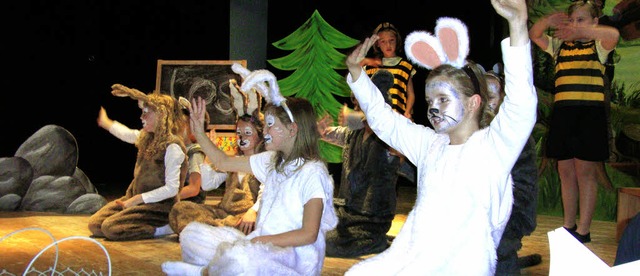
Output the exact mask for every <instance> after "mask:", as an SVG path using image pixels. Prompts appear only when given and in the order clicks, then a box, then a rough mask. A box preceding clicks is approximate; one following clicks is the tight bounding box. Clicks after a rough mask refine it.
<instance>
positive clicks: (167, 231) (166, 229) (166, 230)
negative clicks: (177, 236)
mask: <svg viewBox="0 0 640 276" xmlns="http://www.w3.org/2000/svg"><path fill="white" fill-rule="evenodd" d="M173 233H174V232H173V229H171V226H169V224H167V225H165V226H161V227H158V228H156V233H155V234H153V236H154V237H161V236H166V235H171V234H173Z"/></svg>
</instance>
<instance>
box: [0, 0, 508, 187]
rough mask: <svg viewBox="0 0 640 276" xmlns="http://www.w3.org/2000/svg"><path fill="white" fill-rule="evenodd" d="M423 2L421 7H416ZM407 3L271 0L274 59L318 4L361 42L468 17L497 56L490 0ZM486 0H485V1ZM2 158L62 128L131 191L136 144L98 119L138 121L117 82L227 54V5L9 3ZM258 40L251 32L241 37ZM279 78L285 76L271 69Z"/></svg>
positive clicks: (419, 79)
mask: <svg viewBox="0 0 640 276" xmlns="http://www.w3.org/2000/svg"><path fill="white" fill-rule="evenodd" d="M414 2H415V3H414ZM475 2H476V1H438V2H437V6H438V7H437V8H436V4H434V1H404V2H386V3H385V5H384V6H372V5H370V4H369V3H371V2H369V1H335V0H328V1H270V3H269V10H268V12H269V13H268V36H267V37H268V38H267V40H268V44H269V45H267V59H272V58H279V57H282V56H284V55H286V54H288V53H286V52H281V51H280V50H278V49H275V48H274V47H273V46H272V45H271V43H273V42H275V41H277V40H280V39H282V38H284V37H286V36H287V35H289V34H290V33H292V32H293V31H294V30H295V29H297V28H298V27H299V26H300V25H302V24H303V23H304V22H305V21H306V20H307V19H308V18H309V17H310V16H311V14H312V13H313V11H314V10H316V9H317V10H318V11H319V12H320V14H321V15H322V17H323V18H324V19H325V20H326V21H327V22H328V23H329V24H331V25H332V26H333V27H335V28H336V29H338V30H339V31H341V32H343V33H344V34H346V35H348V36H350V37H353V38H356V39H362V38H364V37H366V36H368V35H369V34H370V33H371V31H372V30H373V28H375V26H376V25H377V24H378V23H380V22H382V21H389V22H391V23H393V24H395V25H396V27H397V28H398V29H400V31H401V32H403V35H406V34H407V33H408V32H410V31H412V30H417V29H424V30H429V31H432V30H433V26H434V24H435V20H436V19H437V18H438V17H440V16H452V17H458V18H461V19H462V20H463V21H465V22H466V23H467V25H468V26H469V29H470V39H471V53H470V58H471V59H474V60H476V61H477V62H480V63H481V64H483V65H487V66H488V65H490V64H492V63H494V62H495V61H496V60H497V59H498V57H497V53H499V49H498V48H497V44H496V43H497V41H499V40H500V38H501V37H502V35H500V33H502V32H501V31H499V30H501V29H502V27H501V26H502V25H501V24H498V23H502V22H501V21H500V20H498V19H497V17H496V16H495V13H494V12H493V10H492V9H491V6H490V4H489V1H482V3H481V4H477V3H476V4H472V5H471V4H469V3H475ZM478 2H479V1H478ZM0 10H1V11H0V25H1V26H2V27H1V29H0V30H1V32H0V35H1V36H2V43H1V44H0V45H2V46H1V49H2V50H1V51H0V57H1V58H0V61H2V63H3V67H4V70H3V71H4V73H3V74H2V75H1V76H2V77H1V80H2V83H3V84H4V85H3V87H2V91H1V92H0V98H1V100H0V137H1V138H0V157H9V156H13V154H14V153H15V151H16V150H17V149H18V147H19V146H20V144H21V143H22V142H24V140H26V139H27V138H28V137H29V136H30V135H32V134H33V133H34V132H35V131H37V130H38V129H40V128H41V127H43V126H45V125H48V124H56V125H60V126H62V127H64V128H66V129H67V130H69V131H70V132H71V133H72V134H73V135H74V136H75V138H76V140H77V141H78V146H79V163H78V167H79V168H80V169H82V170H83V171H84V172H85V173H86V174H87V176H88V177H89V178H90V179H91V181H92V182H93V183H94V184H96V186H98V188H99V189H100V188H101V185H107V184H108V185H118V186H122V187H126V185H128V183H129V181H130V180H131V176H132V172H133V165H134V162H135V153H136V150H135V147H134V146H133V145H129V144H126V143H124V142H121V141H119V140H117V139H116V138H114V137H113V136H111V135H110V134H109V133H108V132H106V131H105V130H103V129H101V128H99V127H98V126H97V124H96V118H97V114H98V110H99V108H100V106H104V107H105V108H106V109H107V112H108V114H109V116H110V117H111V118H113V119H116V120H118V121H121V122H123V123H124V124H126V125H128V126H130V127H134V128H137V127H140V120H139V114H140V111H139V109H138V108H137V106H136V103H135V102H134V101H133V100H130V99H128V98H118V97H114V96H112V95H111V94H110V91H111V90H110V86H111V84H113V83H122V84H124V85H127V86H130V87H135V88H138V89H140V90H142V91H144V92H149V91H151V90H153V89H154V88H155V79H156V64H157V60H158V59H166V60H227V59H229V2H228V1H217V0H209V1H203V0H181V1H143V0H109V1H101V0H82V1H78V0H58V1H55V0H42V1H32V0H27V1H7V2H5V3H4V4H3V7H2V9H0ZM243 35H246V36H248V37H250V36H251V35H252V34H250V33H247V34H243ZM267 67H268V68H267V69H270V70H273V71H274V73H276V75H278V76H282V77H284V76H286V74H288V73H287V72H278V71H277V70H275V69H274V68H270V66H267ZM425 75H426V72H425V71H424V70H419V72H418V75H417V76H416V80H415V82H416V83H415V90H416V93H417V98H418V102H417V103H416V108H415V109H416V110H415V113H416V115H415V116H416V120H417V121H418V122H423V119H422V118H423V117H424V112H423V108H422V107H423V106H424V93H423V82H424V77H425Z"/></svg>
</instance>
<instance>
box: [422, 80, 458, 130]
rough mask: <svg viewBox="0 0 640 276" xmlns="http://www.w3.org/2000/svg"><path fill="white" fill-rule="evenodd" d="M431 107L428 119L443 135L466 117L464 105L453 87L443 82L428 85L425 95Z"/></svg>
mask: <svg viewBox="0 0 640 276" xmlns="http://www.w3.org/2000/svg"><path fill="white" fill-rule="evenodd" d="M425 97H426V101H427V105H428V107H429V109H428V113H427V119H429V123H431V125H432V126H433V128H434V129H435V131H436V132H438V133H443V132H446V131H447V130H449V129H451V128H453V127H455V126H456V125H457V124H458V123H459V122H460V121H461V120H462V118H463V117H464V112H465V110H464V105H463V103H462V99H460V97H459V95H458V93H457V92H456V91H455V90H454V89H453V87H452V86H451V85H450V84H449V83H447V82H443V81H434V82H432V83H430V84H429V85H427V87H426V93H425Z"/></svg>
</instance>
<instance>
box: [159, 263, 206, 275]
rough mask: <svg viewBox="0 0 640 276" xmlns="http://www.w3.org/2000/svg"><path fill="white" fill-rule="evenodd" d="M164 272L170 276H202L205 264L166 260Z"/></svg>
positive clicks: (163, 266)
mask: <svg viewBox="0 0 640 276" xmlns="http://www.w3.org/2000/svg"><path fill="white" fill-rule="evenodd" d="M162 272H164V273H166V274H167V275H168V276H174V275H175V276H180V275H184V276H202V273H203V272H204V266H199V265H193V264H189V263H185V262H164V263H162Z"/></svg>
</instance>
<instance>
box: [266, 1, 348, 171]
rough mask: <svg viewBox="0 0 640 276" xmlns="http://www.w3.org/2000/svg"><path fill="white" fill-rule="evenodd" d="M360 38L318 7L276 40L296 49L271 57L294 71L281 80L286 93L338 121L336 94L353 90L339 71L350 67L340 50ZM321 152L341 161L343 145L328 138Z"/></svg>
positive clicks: (281, 45) (280, 66) (278, 44)
mask: <svg viewBox="0 0 640 276" xmlns="http://www.w3.org/2000/svg"><path fill="white" fill-rule="evenodd" d="M358 43H359V41H358V40H356V39H353V38H350V37H348V36H346V35H344V34H342V33H341V32H339V31H338V30H336V29H335V28H333V27H332V26H331V25H329V23H327V22H326V21H325V20H324V19H323V18H322V16H320V13H319V12H318V11H317V10H316V11H314V12H313V15H311V18H309V19H308V20H307V21H306V22H305V23H304V24H303V25H302V26H300V27H299V28H298V29H297V30H295V31H294V32H293V33H291V34H290V35H288V36H287V37H285V38H284V39H281V40H279V41H276V42H275V43H273V46H275V47H276V48H278V49H281V50H285V51H293V52H291V53H290V54H289V55H287V56H284V57H281V58H276V59H270V60H268V62H269V64H271V65H272V66H273V67H275V68H277V69H280V70H284V71H294V72H293V73H292V74H291V75H289V76H288V77H286V78H283V79H281V80H279V81H278V86H280V92H281V93H282V95H283V96H292V97H298V98H305V99H307V100H309V101H310V102H311V104H312V105H313V107H314V108H315V110H316V113H317V114H318V115H319V116H322V115H324V114H327V113H328V114H330V115H331V116H332V117H333V118H334V121H337V120H336V119H337V116H338V113H339V112H340V109H341V108H342V104H341V103H340V102H338V100H336V98H335V97H334V95H337V96H341V97H349V95H350V93H351V90H350V88H349V86H348V85H347V83H346V80H345V77H344V76H342V75H340V74H338V72H337V71H336V70H338V69H346V65H345V59H346V55H345V54H343V53H341V52H339V51H338V50H336V49H347V48H351V47H353V46H355V45H356V44H358ZM320 153H321V155H322V157H323V158H324V159H325V160H326V161H327V162H329V163H340V162H341V159H342V148H340V147H338V146H335V145H331V144H329V143H326V142H324V141H321V142H320Z"/></svg>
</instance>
